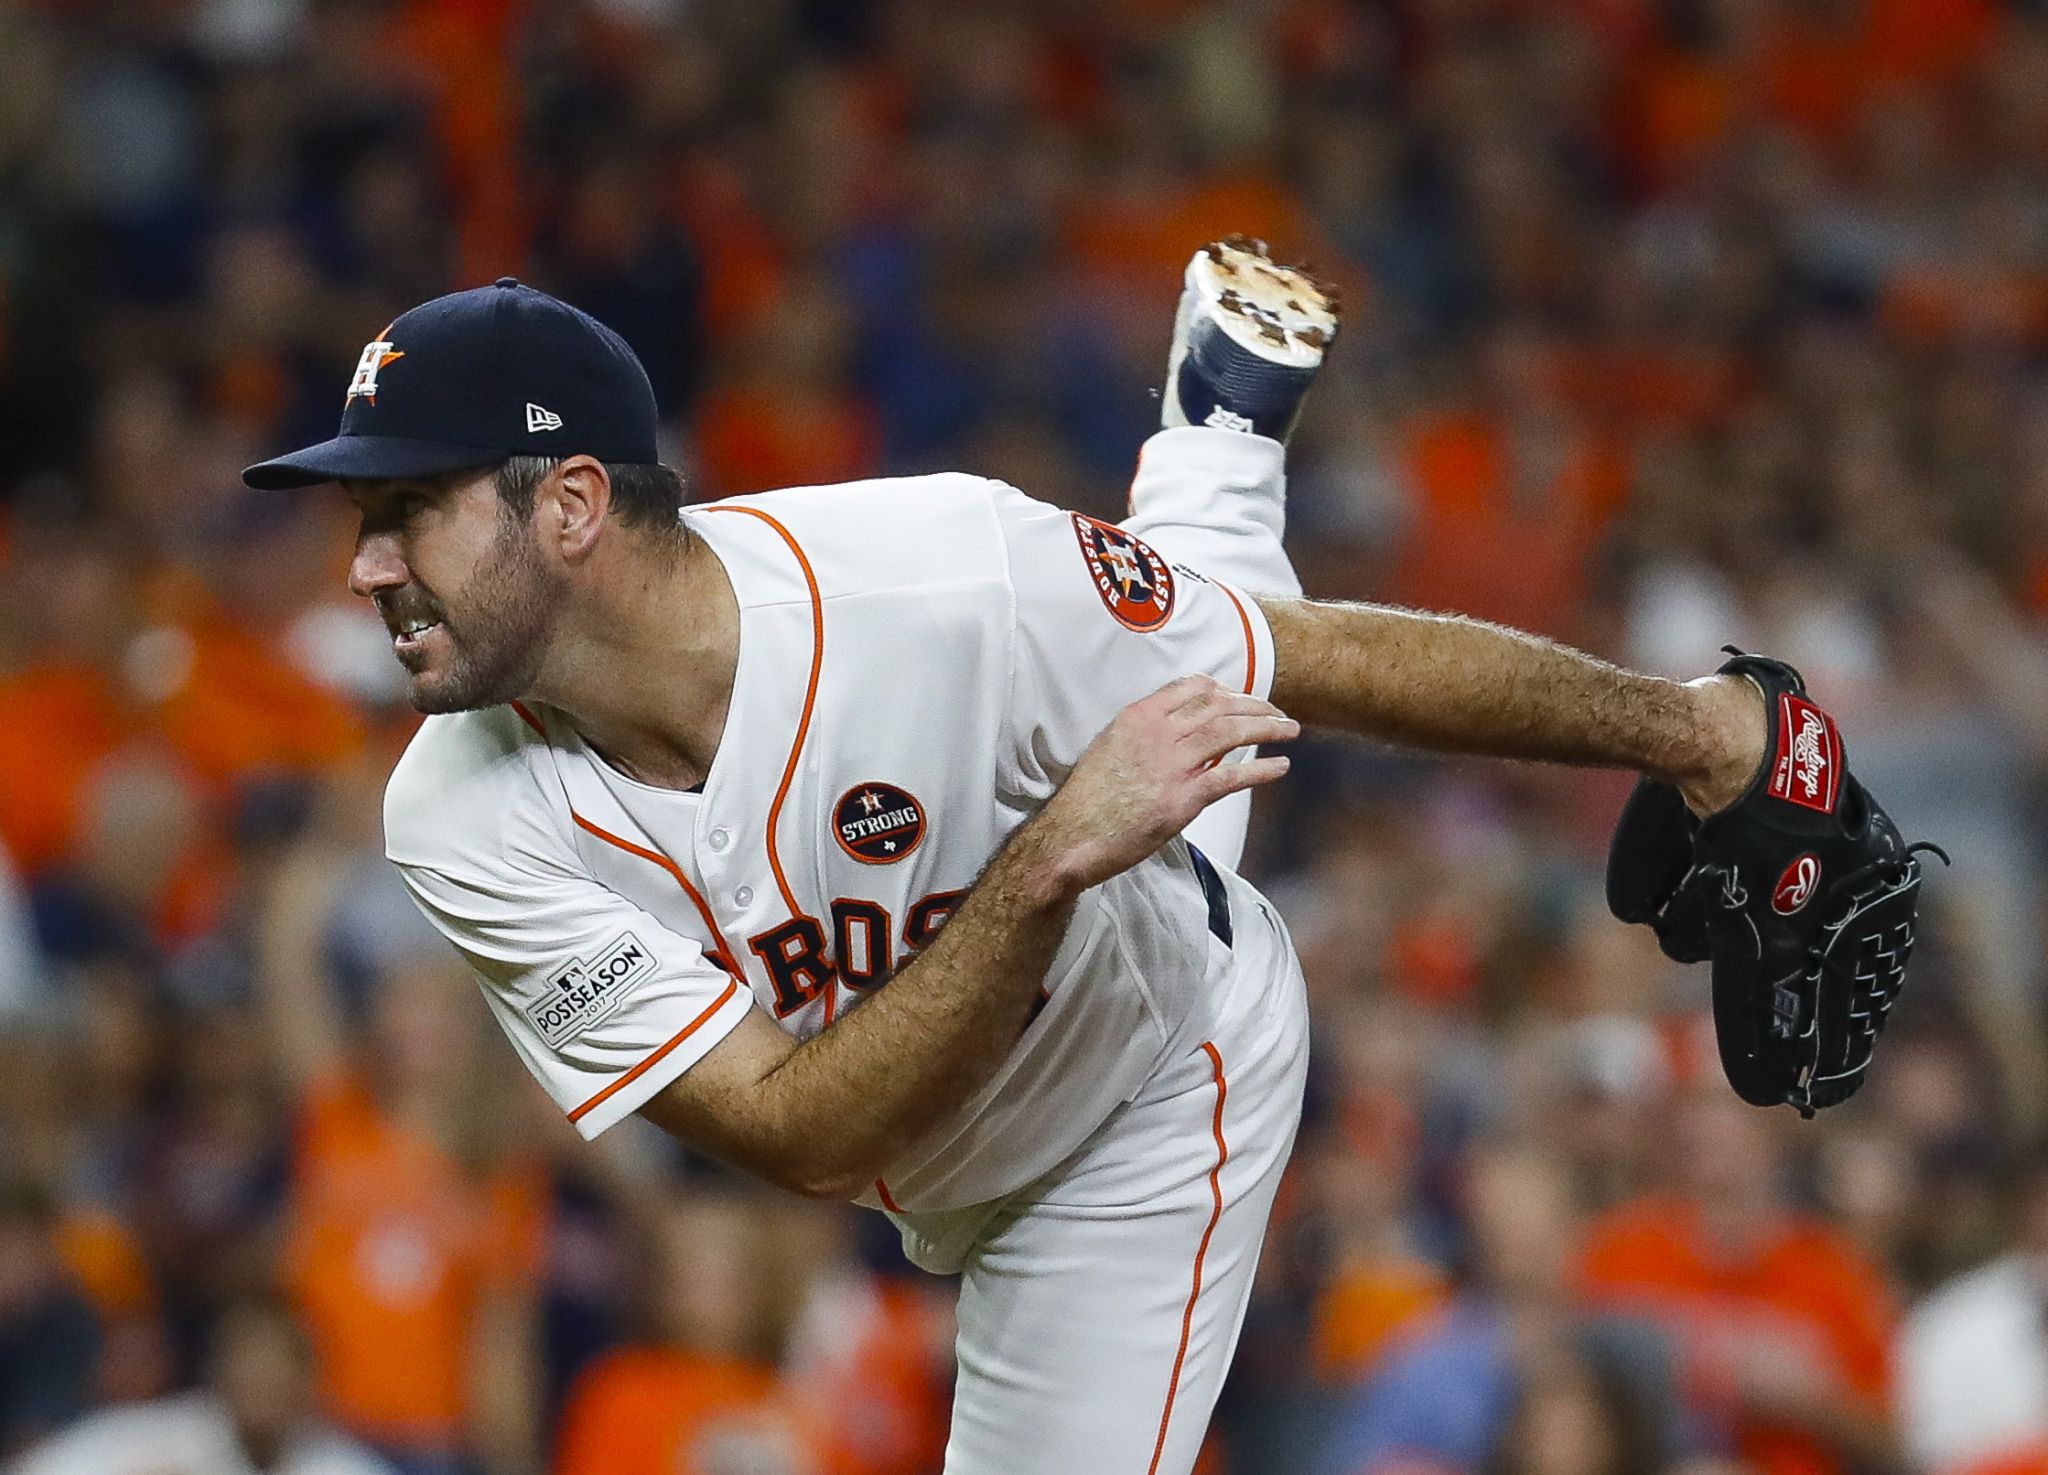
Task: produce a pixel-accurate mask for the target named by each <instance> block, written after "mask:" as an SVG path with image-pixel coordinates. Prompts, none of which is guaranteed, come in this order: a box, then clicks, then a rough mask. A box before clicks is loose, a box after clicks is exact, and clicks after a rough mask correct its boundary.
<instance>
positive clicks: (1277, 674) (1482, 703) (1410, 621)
mask: <svg viewBox="0 0 2048 1475" xmlns="http://www.w3.org/2000/svg"><path fill="white" fill-rule="evenodd" d="M1259 606H1260V608H1261V609H1263V610H1264V611H1265V612H1266V618H1267V620H1268V621H1269V622H1270V623H1271V624H1272V627H1273V692H1272V699H1273V702H1274V704H1275V705H1276V706H1278V707H1279V708H1280V710H1282V711H1283V712H1286V713H1287V714H1288V715H1289V716H1291V717H1294V718H1296V719H1298V720H1299V721H1301V722H1303V723H1306V724H1308V725H1310V726H1327V727H1338V728H1343V729H1345V730H1347V731H1350V732H1355V733H1358V734H1360V735H1361V736H1364V737H1372V738H1380V739H1383V740H1385V741H1387V742H1392V743H1400V744H1403V745H1406V746H1409V747H1416V748H1424V749H1428V750H1430V751H1433V752H1440V753H1472V754H1480V755H1491V756H1494V757H1500V758H1528V759H1538V760H1543V761H1548V762H1553V763H1577V764H1588V765H1597V766H1603V767H1611V768H1633V769H1636V770H1638V771H1640V772H1643V773H1647V774H1651V775H1653V776H1655V777H1658V778H1662V779H1666V780H1668V781H1670V782H1671V783H1673V784H1675V785H1677V786H1678V788H1679V790H1680V791H1681V792H1682V793H1683V794H1684V795H1685V797H1686V801H1687V802H1688V803H1690V804H1691V805H1692V806H1693V808H1694V809H1695V810H1697V811H1699V812H1701V813H1712V812H1713V811H1714V810H1716V809H1719V808H1721V807H1722V806H1724V805H1726V804H1728V803H1730V802H1732V801H1733V800H1734V799H1736V798H1737V797H1738V796H1740V794H1741V793H1742V791H1743V790H1744V789H1745V788H1746V787H1748V784H1749V781H1750V779H1751V777H1752V776H1753V775H1754V774H1755V772H1756V767H1757V764H1758V762H1760V761H1761V758H1762V754H1763V743H1764V731H1765V722H1764V713H1763V705H1762V701H1761V698H1760V697H1759V695H1758V693H1757V689H1756V688H1755V687H1754V686H1753V685H1752V684H1751V683H1750V682H1748V681H1746V680H1744V679H1743V678H1741V677H1739V676H1713V677H1707V678H1704V679H1702V680H1699V681H1691V682H1677V681H1669V680H1665V679H1663V678H1661V677H1656V676H1643V675H1638V674H1637V673H1635V672H1632V671H1624V670H1622V669H1621V668H1620V667H1617V666H1613V665H1610V664H1608V663H1607V662H1606V661H1602V660H1598V659H1596V658H1595V657H1592V656H1589V655H1586V654H1585V653H1583V652H1581V651H1577V650H1573V649H1572V648H1571V647H1569V646H1565V645H1559V644H1557V643H1556V642H1555V641H1551V640H1546V639H1544V638H1542V637H1541V636H1537V635H1530V634H1527V633H1526V632H1524V631H1520V630H1511V629H1508V628H1506V627H1504V626H1500V625H1491V624H1488V623H1486V622H1485V621H1483V620H1474V619H1467V618H1465V617H1463V616H1460V615H1432V614H1421V613H1418V612H1416V611H1412V610H1404V609H1393V608H1389V607H1387V606H1383V605H1370V604H1325V603H1319V602H1315V601H1310V600H1305V599H1261V600H1260V601H1259Z"/></svg>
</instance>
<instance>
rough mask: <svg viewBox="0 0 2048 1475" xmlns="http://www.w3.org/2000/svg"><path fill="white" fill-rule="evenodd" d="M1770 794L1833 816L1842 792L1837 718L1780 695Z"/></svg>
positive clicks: (1800, 701) (1803, 699)
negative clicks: (1776, 746) (1836, 728)
mask: <svg viewBox="0 0 2048 1475" xmlns="http://www.w3.org/2000/svg"><path fill="white" fill-rule="evenodd" d="M1770 792H1771V795H1772V797H1774V798H1778V799H1783V800H1785V801H1786V802H1787V803H1788V804H1803V805H1804V806H1806V808H1808V809H1817V810H1819V811H1820V812H1821V813H1822V814H1832V813H1833V812H1834V808H1835V800H1836V799H1838V798H1840V797H1841V793H1842V738H1841V735H1840V734H1839V733H1837V732H1836V731H1835V719H1834V718H1832V717H1830V716H1828V714H1827V713H1825V712H1823V711H1821V709H1820V708H1818V707H1816V706H1815V705H1814V704H1813V703H1812V702H1809V701H1807V700H1806V699H1805V698H1804V697H1796V696H1794V695H1792V693H1791V692H1789V691H1787V692H1780V693H1779V694H1778V751H1777V753H1776V754H1775V755H1774V756H1773V757H1772V759H1771V782H1770Z"/></svg>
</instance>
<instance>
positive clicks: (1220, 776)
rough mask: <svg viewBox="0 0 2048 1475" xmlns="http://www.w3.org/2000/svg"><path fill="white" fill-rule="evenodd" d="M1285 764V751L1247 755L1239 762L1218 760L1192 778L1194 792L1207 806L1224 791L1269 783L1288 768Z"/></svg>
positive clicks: (1221, 795)
mask: <svg viewBox="0 0 2048 1475" xmlns="http://www.w3.org/2000/svg"><path fill="white" fill-rule="evenodd" d="M1287 766H1288V765H1287V755H1286V754H1284V753H1269V754H1267V755H1265V756H1264V757H1260V758H1247V759H1246V760H1245V761H1244V762H1242V763H1220V764H1218V765H1217V766H1216V767H1214V768H1212V769H1210V770H1208V771H1207V772H1206V773H1204V774H1203V775H1202V776H1201V777H1200V778H1198V779H1196V780H1195V792H1196V794H1197V795H1199V796H1200V798H1201V801H1202V807H1203V808H1204V809H1207V808H1208V807H1209V806H1210V805H1211V804H1214V803H1215V802H1216V801H1217V800H1218V799H1221V798H1222V797H1223V796H1224V795H1226V794H1235V793H1236V792H1237V791H1238V790H1239V789H1251V788H1256V787H1258V786H1259V785H1260V784H1270V783H1271V782H1273V780H1274V779H1276V778H1279V777H1281V776H1282V775H1284V774H1285V773H1286V772H1287Z"/></svg>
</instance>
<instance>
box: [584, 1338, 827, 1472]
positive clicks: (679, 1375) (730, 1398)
mask: <svg viewBox="0 0 2048 1475" xmlns="http://www.w3.org/2000/svg"><path fill="white" fill-rule="evenodd" d="M775 1382H776V1380H775V1369H774V1368H773V1367H771V1366H769V1365H767V1364H765V1363H755V1362H746V1361H742V1360H740V1359H737V1358H722V1357H711V1356H705V1355H701V1354H698V1353H693V1352H685V1351H681V1350H679V1349H674V1348H667V1347H628V1348H623V1349H621V1350H620V1351H617V1352H614V1353H611V1354H610V1355H609V1356H606V1357H602V1358H599V1359H598V1360H597V1361H596V1362H594V1363H592V1364H591V1365H590V1366H589V1367H588V1368H586V1369H585V1370H584V1371H583V1373H582V1374H581V1375H580V1376H579V1377H578V1378H577V1379H576V1382H575V1384H574V1386H572V1387H571V1388H570V1390H569V1398H568V1402H567V1404H566V1405H565V1406H564V1408H563V1410H562V1439H561V1449H560V1453H559V1455H558V1456H557V1458H556V1461H555V1469H554V1475H711V1472H713V1471H716V1470H722V1469H727V1468H737V1467H738V1466H739V1464H741V1463H746V1462H744V1461H742V1460H738V1459H735V1458H733V1457H732V1456H731V1455H728V1458H727V1459H726V1460H724V1461H720V1460H719V1459H718V1456H719V1455H720V1454H721V1453H723V1452H725V1451H733V1452H737V1451H740V1450H744V1449H746V1448H748V1447H749V1445H750V1443H755V1444H760V1445H765V1446H767V1447H769V1448H773V1449H776V1450H778V1451H783V1452H786V1453H787V1454H788V1455H790V1456H792V1457H794V1458H795V1459H796V1461H797V1464H798V1468H805V1467H807V1465H808V1463H809V1462H808V1460H807V1459H806V1458H805V1455H804V1451H803V1448H802V1444H801V1441H800V1439H799V1436H798V1434H797V1432H796V1421H795V1420H794V1419H793V1418H792V1417H790V1415H789V1413H788V1411H787V1410H785V1409H783V1408H782V1407H781V1405H780V1402H779V1400H778V1398H777V1395H776V1386H775ZM764 1463H765V1464H768V1467H770V1468H774V1465H773V1464H772V1462H764Z"/></svg>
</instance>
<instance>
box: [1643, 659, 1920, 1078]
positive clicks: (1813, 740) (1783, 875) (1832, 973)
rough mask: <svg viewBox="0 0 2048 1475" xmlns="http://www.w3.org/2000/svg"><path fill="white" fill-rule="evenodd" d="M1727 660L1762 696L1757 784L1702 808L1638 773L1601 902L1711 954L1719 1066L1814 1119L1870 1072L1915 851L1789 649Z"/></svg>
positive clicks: (1896, 976) (1687, 952)
mask: <svg viewBox="0 0 2048 1475" xmlns="http://www.w3.org/2000/svg"><path fill="white" fill-rule="evenodd" d="M1730 654H1731V655H1733V656H1734V659H1733V660H1731V661H1729V662H1728V663H1727V664H1726V665H1724V666H1722V667H1721V670H1722V672H1724V673H1728V672H1733V673H1736V674H1739V675H1742V676H1746V677H1748V678H1749V679H1750V680H1751V681H1754V682H1755V683H1756V684H1757V686H1758V687H1759V688H1760V689H1761V690H1762V691H1763V694H1764V709H1765V712H1766V714H1767V715H1768V718H1769V721H1770V733H1769V736H1768V738H1767V740H1766V741H1765V744H1764V752H1765V753H1766V754H1767V755H1769V756H1768V759H1767V761H1766V762H1765V763H1764V764H1763V765H1762V767H1761V769H1760V770H1759V772H1758V774H1757V777H1756V779H1755V781H1754V782H1752V783H1751V785H1750V787H1749V789H1748V791H1747V792H1746V793H1744V794H1743V796H1742V797H1741V798H1740V799H1737V800H1736V801H1735V802H1734V803H1733V804H1730V805H1729V806H1728V807H1727V808H1726V809H1723V810H1721V811H1720V812H1718V813H1716V814H1713V815H1709V816H1708V817H1707V818H1705V819H1700V818H1698V817H1697V816H1695V815H1694V814H1693V812H1692V811H1691V810H1690V809H1688V808H1687V807H1686V804H1685V801H1684V799H1682V798H1681V797H1679V793H1678V790H1677V789H1675V788H1673V787H1672V786H1671V785H1669V784H1666V783H1662V782H1660V781H1658V780H1656V779H1648V778H1646V779H1643V780H1642V781H1641V782H1639V783H1638V784H1637V785H1636V788H1635V792H1634V793H1633V794H1631V795H1630V796H1629V800H1628V804H1627V805H1626V806H1625V807H1624V808H1623V810H1622V813H1621V822H1620V824H1619V825H1617V826H1616V828H1615V832H1614V841H1613V844H1612V846H1611V847H1610V849H1609V851H1608V855H1607V905H1608V908H1609V910H1611V911H1612V912H1613V913H1614V915H1615V916H1617V917H1619V918H1621V920H1622V921H1624V922H1641V923H1644V924H1646V925H1648V926H1649V927H1651V928H1653V929H1654V930H1655V931H1656V933H1657V941H1658V944H1659V945H1660V946H1661V947H1662V948H1663V949H1664V951H1665V953H1666V954H1667V955H1669V956H1670V957H1673V958H1675V959H1677V960H1678V961H1680V962H1682V963H1696V962H1702V961H1706V960H1709V959H1711V960H1712V963H1713V997H1714V1036H1715V1039H1716V1041H1717V1042H1718V1044H1719V1045H1720V1050H1721V1068H1722V1069H1723V1070H1724V1071H1725V1072H1726V1073H1727V1076H1728V1082H1729V1084H1730V1085H1732V1086H1733V1087H1734V1088H1735V1091H1736V1094H1737V1095H1739V1096H1741V1097H1742V1099H1743V1100H1745V1101H1749V1102H1753V1103H1755V1104H1756V1105H1758V1106H1776V1105H1779V1104H1780V1103H1789V1104H1790V1105H1792V1106H1795V1107H1797V1108H1798V1109H1799V1111H1800V1112H1801V1113H1802V1114H1804V1115H1806V1116H1812V1115H1813V1114H1814V1112H1815V1111H1817V1110H1818V1109H1820V1108H1821V1107H1824V1106H1833V1105H1835V1104H1836V1103H1837V1102H1840V1101H1846V1100H1847V1099H1848V1098H1849V1097H1850V1096H1851V1095H1853V1094H1854V1093H1855V1091H1856V1089H1857V1087H1859V1086H1861V1085H1862V1084H1863V1076H1864V1073H1865V1072H1866V1071H1867V1070H1868V1069H1869V1066H1870V1056H1871V1051H1872V1049H1873V1048H1874V1047H1875V1045H1876V1041H1877V1035H1878V1032H1879V1031H1880V1030H1882V1029H1883V1028H1884V1022H1885V1019H1886V1017H1887V1016H1888V1015H1889V1014H1890V1012H1891V1007H1892V1004H1893V1002H1894V1001H1895V1000H1896V999H1897V998H1898V995H1899V991H1900V989H1901V988H1903V987H1904V986H1905V981H1906V960H1907V958H1908V957H1910V956H1911V954H1912V951H1913V926H1914V922H1915V919H1916V916H1917V910H1918V902H1919V895H1920V862H1919V860H1918V859H1917V855H1918V853H1919V852H1921V851H1931V852H1933V853H1934V854H1936V855H1940V856H1941V858H1942V860H1943V861H1946V860H1947V859H1948V857H1947V856H1946V855H1943V854H1942V852H1941V850H1940V848H1939V847H1938V846H1934V845H1929V844H1925V843H1922V844H1916V845H1908V844H1906V843H1905V842H1904V841H1903V840H1901V839H1900V838H1899V832H1898V829H1897V827H1896V826H1894V825H1893V824H1892V822H1891V818H1890V816H1888V815H1887V814H1886V813H1885V812H1884V810H1883V808H1882V807H1880V806H1879V804H1878V802H1877V801H1876V800H1875V799H1873V798H1872V797H1871V796H1870V792H1869V791H1868V790H1867V789H1865V788H1864V787H1863V785H1862V784H1860V783H1858V782H1857V781H1856V778H1855V776H1854V775H1852V774H1851V773H1850V772H1849V769H1848V763H1847V759H1846V755H1845V753H1844V751H1843V747H1842V737H1841V734H1840V732H1838V731H1837V730H1836V727H1835V723H1834V719H1833V718H1831V717H1829V716H1828V714H1827V713H1825V712H1823V711H1822V710H1821V709H1820V708H1819V707H1817V706H1815V705H1814V704H1813V702H1811V701H1810V700H1808V698H1807V696H1806V684H1805V682H1804V681H1802V680H1801V679H1800V676H1799V673H1798V672H1797V671H1795V670H1793V669H1792V668H1791V667H1790V666H1788V665H1786V664H1785V663H1784V662H1782V661H1773V660H1770V659H1767V658H1766V657H1763V656H1749V655H1743V654H1742V653H1741V652H1739V651H1731V652H1730Z"/></svg>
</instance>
